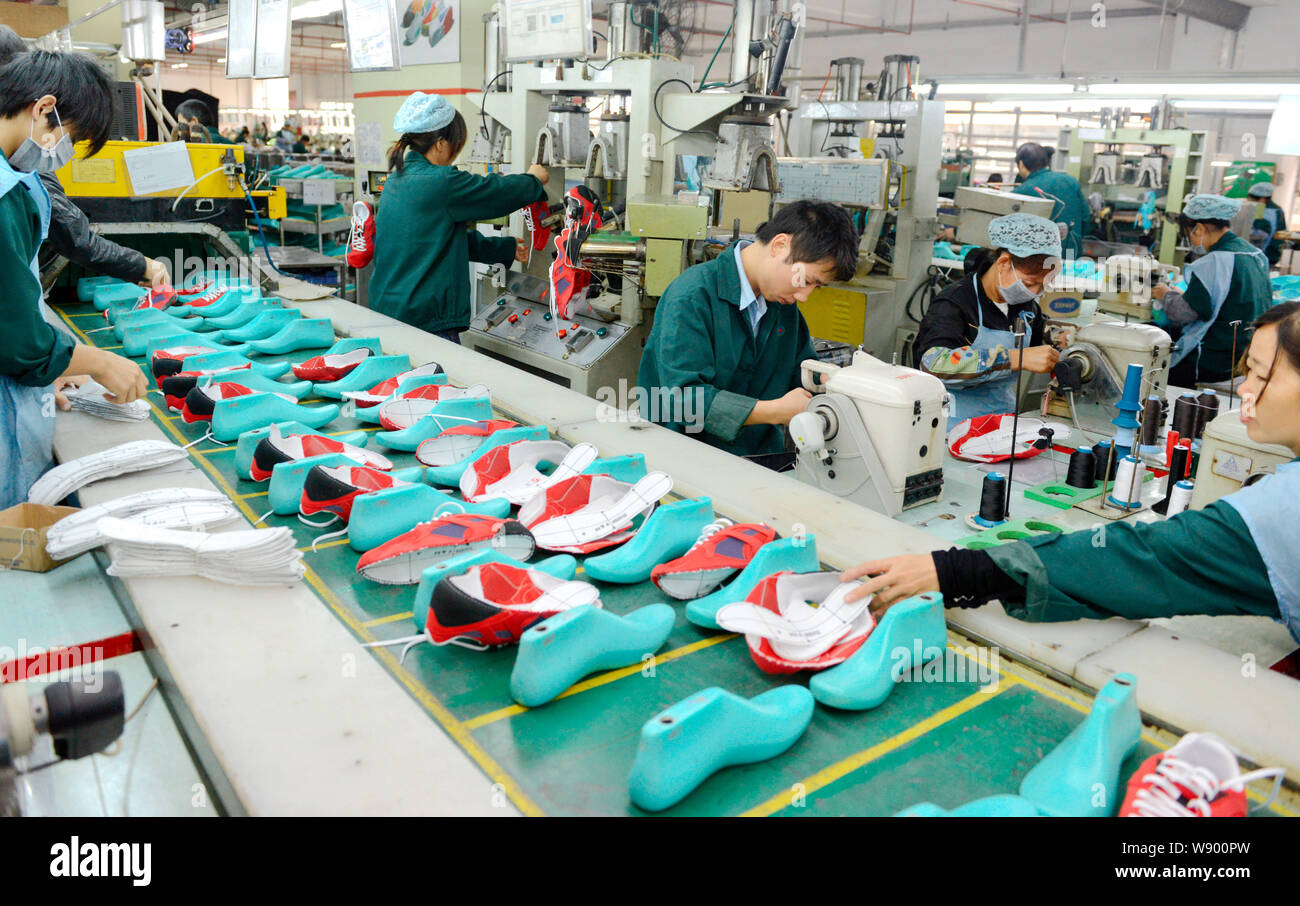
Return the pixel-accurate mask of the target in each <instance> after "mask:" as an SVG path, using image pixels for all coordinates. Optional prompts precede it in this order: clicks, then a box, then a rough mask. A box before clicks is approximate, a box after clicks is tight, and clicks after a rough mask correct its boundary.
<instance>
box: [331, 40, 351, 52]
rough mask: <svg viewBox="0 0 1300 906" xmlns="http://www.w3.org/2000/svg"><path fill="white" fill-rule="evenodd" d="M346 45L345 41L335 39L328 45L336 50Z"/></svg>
mask: <svg viewBox="0 0 1300 906" xmlns="http://www.w3.org/2000/svg"><path fill="white" fill-rule="evenodd" d="M347 46H348V42H347V41H335V42H334V43H333V44H331V45H330V47H333V48H335V49H336V50H342V49H344V48H345V47H347Z"/></svg>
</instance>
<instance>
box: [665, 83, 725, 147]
mask: <svg viewBox="0 0 1300 906" xmlns="http://www.w3.org/2000/svg"><path fill="white" fill-rule="evenodd" d="M671 82H677V83H679V84H682V85H685V86H686V90H687V91H688V92H689V93H691V94H695V89H694V88H692V87H691V83H690V82H687V81H686V80H685V79H665V80H664V81H663V82H660V83H659V87H658V88H656V89H655V95H654V103H653V104H652V105H651V106H652V107H654V112H655V119H657V120H659V123H660V125H662V126H663V127H664V128H665V129H671V130H673V131H674V132H676V133H678V134H679V135H708V136H711V137H712V138H713V140H714V141H716V142H721V141H722V137H721V136H720V135H718V134H717V133H716V132H711V131H710V130H708V129H678V128H677V127H676V126H670V125H669V124H668V123H667V122H666V121H665V120H664V118H663V114H661V113H660V112H659V94H660V93H661V92H662V91H663V90H664V86H665V85H667V84H669V83H671Z"/></svg>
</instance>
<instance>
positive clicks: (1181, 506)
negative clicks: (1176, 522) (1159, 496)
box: [1165, 479, 1193, 517]
mask: <svg viewBox="0 0 1300 906" xmlns="http://www.w3.org/2000/svg"><path fill="white" fill-rule="evenodd" d="M1192 488H1193V485H1192V483H1191V482H1190V481H1187V480H1185V479H1184V480H1183V481H1180V482H1178V484H1176V485H1174V493H1173V494H1172V495H1171V496H1170V497H1169V506H1167V507H1165V516H1166V517H1169V516H1177V515H1178V514H1179V513H1181V512H1182V511H1183V510H1185V509H1187V505H1188V504H1189V503H1191V502H1192Z"/></svg>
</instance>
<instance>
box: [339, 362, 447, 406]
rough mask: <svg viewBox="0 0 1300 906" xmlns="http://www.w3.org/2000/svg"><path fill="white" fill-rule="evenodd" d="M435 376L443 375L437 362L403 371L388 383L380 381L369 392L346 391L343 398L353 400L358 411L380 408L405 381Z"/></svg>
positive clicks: (387, 381)
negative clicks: (373, 407)
mask: <svg viewBox="0 0 1300 906" xmlns="http://www.w3.org/2000/svg"><path fill="white" fill-rule="evenodd" d="M433 374H442V366H441V365H439V364H438V363H437V362H430V363H429V364H427V365H421V366H420V367H419V368H412V369H411V370H410V371H403V372H402V373H401V374H399V375H396V376H395V377H390V378H389V379H388V380H386V381H380V382H379V383H378V384H376V385H375V386H373V387H371V388H370V389H369V390H344V391H343V393H342V397H343V399H345V400H352V402H353V403H355V404H356V406H357V408H358V409H369V408H370V407H371V406H378V405H379V404H380V403H382V402H383V401H384V400H386V399H388V398H389V397H390V396H392V395H393V394H394V393H396V392H397V388H398V387H400V386H401V385H402V382H403V381H406V380H410V379H411V378H420V377H427V376H429V375H433Z"/></svg>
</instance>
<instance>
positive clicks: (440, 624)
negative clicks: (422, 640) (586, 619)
mask: <svg viewBox="0 0 1300 906" xmlns="http://www.w3.org/2000/svg"><path fill="white" fill-rule="evenodd" d="M583 604H590V605H592V606H593V607H600V606H601V604H600V592H599V591H598V590H597V589H596V587H595V586H594V585H590V584H588V583H586V582H578V581H573V580H570V581H565V580H563V579H557V578H555V577H554V576H552V575H549V574H548V573H544V572H541V571H540V570H536V569H520V568H518V567H515V566H509V565H507V564H505V563H484V564H482V565H480V566H473V567H470V568H469V569H468V570H467V571H466V572H464V573H462V574H460V575H458V576H447V577H446V578H445V579H443V580H442V581H441V582H439V583H438V584H437V585H435V586H434V589H433V594H432V596H431V599H430V602H429V615H428V617H427V621H426V623H425V627H424V628H425V632H426V633H427V634H428V636H429V639H430V641H432V642H433V643H434V644H435V645H443V644H446V643H447V642H450V641H452V640H457V641H458V642H460V643H461V644H468V645H470V646H472V647H483V648H487V647H493V646H498V645H509V644H512V643H514V642H518V641H519V637H520V636H521V635H523V632H524V630H525V629H527V628H528V627H529V626H532V625H533V624H534V623H538V622H540V621H542V620H544V619H546V618H547V617H550V616H554V615H555V614H557V613H559V612H560V611H563V610H569V609H571V608H573V607H578V606H580V605H583Z"/></svg>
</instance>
